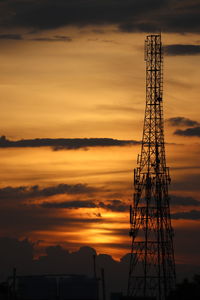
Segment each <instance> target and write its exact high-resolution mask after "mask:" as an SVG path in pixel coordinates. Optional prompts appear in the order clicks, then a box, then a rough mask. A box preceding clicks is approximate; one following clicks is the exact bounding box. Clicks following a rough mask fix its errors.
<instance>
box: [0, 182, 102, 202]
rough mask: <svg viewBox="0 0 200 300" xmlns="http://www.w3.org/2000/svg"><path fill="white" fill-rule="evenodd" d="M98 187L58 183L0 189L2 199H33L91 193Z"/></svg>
mask: <svg viewBox="0 0 200 300" xmlns="http://www.w3.org/2000/svg"><path fill="white" fill-rule="evenodd" d="M97 190H98V189H97V188H95V187H91V186H88V185H86V184H81V183H78V184H71V185H70V184H58V185H56V186H49V187H44V188H42V187H40V186H38V185H34V186H19V187H10V186H8V187H5V188H1V189H0V199H32V198H41V197H51V196H55V195H64V194H69V195H77V194H91V193H94V192H96V191H97Z"/></svg>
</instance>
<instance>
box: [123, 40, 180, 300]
mask: <svg viewBox="0 0 200 300" xmlns="http://www.w3.org/2000/svg"><path fill="white" fill-rule="evenodd" d="M145 61H146V109H145V118H144V128H143V138H142V146H141V155H138V161H137V164H138V166H137V168H136V169H135V170H134V197H133V206H131V208H130V223H131V230H130V236H131V237H132V251H131V261H130V271H129V281H128V296H130V297H135V298H138V297H141V298H142V297H143V298H153V299H156V300H164V299H166V298H167V296H168V294H169V292H170V291H171V290H172V289H173V288H174V285H175V262H174V250H173V229H172V226H171V217H170V207H169V196H168V185H169V183H170V176H169V168H167V166H166V158H165V142H164V124H163V123H164V120H163V97H162V96H163V53H162V43H161V35H160V34H159V35H148V36H147V38H146V41H145Z"/></svg>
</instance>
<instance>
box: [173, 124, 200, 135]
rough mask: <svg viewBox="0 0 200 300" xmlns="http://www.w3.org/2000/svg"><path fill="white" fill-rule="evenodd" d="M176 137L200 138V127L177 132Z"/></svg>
mask: <svg viewBox="0 0 200 300" xmlns="http://www.w3.org/2000/svg"><path fill="white" fill-rule="evenodd" d="M174 134H176V135H180V136H191V137H192V136H194V137H200V126H197V127H192V128H187V129H185V130H180V129H179V130H176V131H175V132H174Z"/></svg>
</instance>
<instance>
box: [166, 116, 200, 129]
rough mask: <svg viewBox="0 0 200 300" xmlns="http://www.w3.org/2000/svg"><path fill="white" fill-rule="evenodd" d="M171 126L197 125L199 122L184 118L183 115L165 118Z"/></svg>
mask: <svg viewBox="0 0 200 300" xmlns="http://www.w3.org/2000/svg"><path fill="white" fill-rule="evenodd" d="M166 121H167V123H168V124H169V125H171V126H191V127H193V126H198V125H199V122H197V121H194V120H191V119H188V118H184V117H174V118H170V119H167V120H166Z"/></svg>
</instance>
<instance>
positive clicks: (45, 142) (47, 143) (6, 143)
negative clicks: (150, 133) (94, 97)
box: [0, 136, 140, 151]
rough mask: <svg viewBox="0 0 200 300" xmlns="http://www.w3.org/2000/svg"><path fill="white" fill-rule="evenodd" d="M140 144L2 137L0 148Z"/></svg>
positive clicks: (67, 147) (104, 140)
mask: <svg viewBox="0 0 200 300" xmlns="http://www.w3.org/2000/svg"><path fill="white" fill-rule="evenodd" d="M138 144H140V142H138V141H131V140H117V139H109V138H88V139H87V138H84V139H81V138H77V139H31V140H18V141H11V140H8V139H6V137H4V136H2V137H1V138H0V148H27V147H30V148H37V147H52V148H53V150H55V151H58V150H76V149H81V148H83V149H84V148H90V147H113V146H130V145H138Z"/></svg>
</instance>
